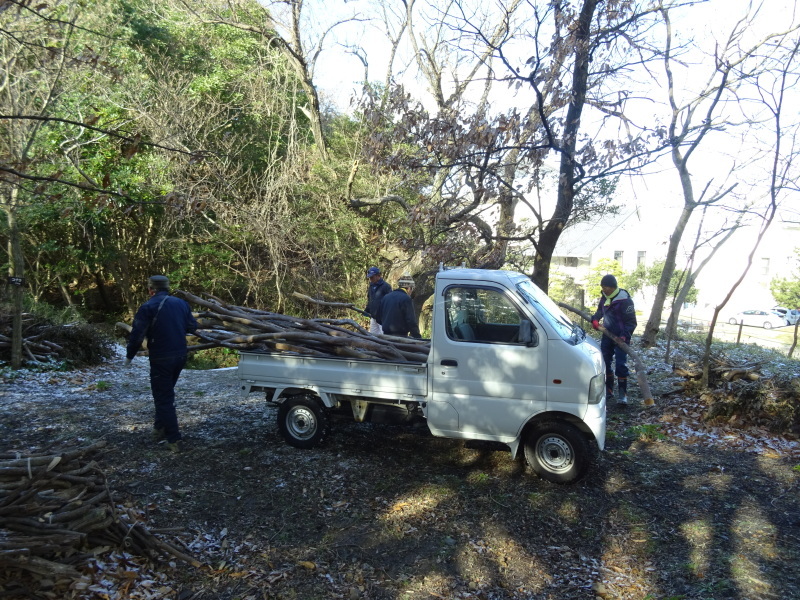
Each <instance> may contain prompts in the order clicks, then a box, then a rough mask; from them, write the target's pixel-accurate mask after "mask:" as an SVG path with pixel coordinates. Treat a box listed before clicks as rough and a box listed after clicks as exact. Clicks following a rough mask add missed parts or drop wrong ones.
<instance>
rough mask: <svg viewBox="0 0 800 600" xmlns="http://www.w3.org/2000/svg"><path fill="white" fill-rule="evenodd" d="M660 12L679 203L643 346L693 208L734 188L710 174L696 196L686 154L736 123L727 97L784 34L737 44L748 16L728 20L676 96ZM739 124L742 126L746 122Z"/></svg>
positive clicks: (656, 320)
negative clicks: (699, 77)
mask: <svg viewBox="0 0 800 600" xmlns="http://www.w3.org/2000/svg"><path fill="white" fill-rule="evenodd" d="M661 12H662V16H663V22H664V26H665V30H666V31H665V46H664V53H663V66H664V75H665V78H666V93H667V98H668V103H669V108H670V117H669V124H668V126H667V141H668V143H669V145H670V147H671V153H670V156H671V160H672V164H673V166H674V168H675V171H676V173H677V175H678V178H679V181H680V189H681V191H682V195H683V202H684V203H683V208H682V210H681V213H680V216H679V217H678V221H677V222H676V223H675V226H674V228H673V231H672V234H671V235H670V239H669V245H668V248H667V255H666V257H665V261H664V270H663V272H662V274H661V280H660V281H659V283H658V286H657V289H656V294H655V298H654V300H653V306H652V308H651V311H650V315H649V317H648V320H647V324H646V325H645V328H644V332H643V334H642V343H643V344H644V345H645V346H651V345H653V344H654V343H655V339H656V336H657V335H658V332H659V328H660V325H661V317H662V313H663V309H664V302H665V299H666V296H667V293H668V290H669V282H670V279H671V277H672V273H673V272H674V270H675V263H676V258H677V255H678V250H679V248H680V244H681V240H682V238H683V234H684V231H685V230H686V227H687V225H688V224H689V220H690V219H691V217H692V214H693V213H694V211H695V209H696V208H698V207H703V206H710V205H713V204H717V203H719V202H720V201H722V200H723V199H724V198H725V197H726V196H728V195H729V194H730V193H731V192H732V191H733V189H734V188H735V187H736V183H735V182H734V183H730V182H721V183H714V182H713V177H711V178H708V179H707V180H706V181H705V182H704V183H703V190H702V193H701V194H700V195H699V196H698V195H697V194H696V192H695V187H696V185H697V183H698V180H699V179H702V178H704V177H705V174H704V172H703V171H702V170H701V171H699V173H698V174H696V175H693V174H692V171H691V169H690V162H691V159H692V158H693V157H694V156H697V155H699V153H700V149H701V148H702V147H704V146H705V145H708V144H710V143H711V139H712V134H714V133H716V132H721V131H725V130H726V129H732V128H735V127H736V126H737V123H738V119H737V117H735V116H733V115H731V114H730V112H729V111H730V106H731V102H734V103H735V101H736V98H737V95H738V93H739V92H738V89H739V87H740V85H742V84H744V83H745V82H747V80H749V79H752V78H754V77H756V76H757V75H758V73H759V72H760V71H761V70H763V69H764V68H765V62H764V57H763V56H762V55H761V54H760V53H761V51H762V49H764V48H766V47H767V44H768V43H769V42H770V41H771V40H774V39H780V37H781V36H782V35H785V34H772V35H769V36H766V37H765V38H764V39H763V40H761V41H759V42H757V43H755V44H753V45H751V46H748V47H742V44H743V41H742V40H743V38H744V36H745V34H746V32H747V31H748V28H749V27H750V26H751V25H752V17H751V16H749V15H748V16H746V17H744V18H742V19H741V20H739V21H738V22H737V23H736V24H735V25H734V27H733V28H732V30H731V32H730V34H729V36H728V38H727V39H726V40H725V42H724V43H723V44H722V45H720V46H718V47H717V48H716V49H715V55H714V57H713V69H712V71H711V73H710V75H709V77H708V78H707V80H706V81H705V83H704V84H703V85H702V86H701V87H700V88H699V89H698V90H697V91H696V92H692V93H691V95H690V97H689V99H688V100H685V101H681V100H680V99H679V93H680V90H679V89H678V88H677V85H676V82H675V73H674V69H675V67H676V66H677V65H678V64H679V61H681V60H682V59H681V56H680V53H679V52H676V49H675V48H674V47H673V46H674V41H673V31H672V21H671V17H670V13H671V11H670V10H669V9H667V8H664V9H662V11H661ZM693 68H696V67H693ZM744 126H745V127H748V125H747V124H745V125H744ZM741 167H742V165H741V164H739V161H736V162H735V164H734V165H733V166H732V167H731V168H730V171H729V176H732V175H733V174H734V173H735V172H736V171H737V170H738V169H741Z"/></svg>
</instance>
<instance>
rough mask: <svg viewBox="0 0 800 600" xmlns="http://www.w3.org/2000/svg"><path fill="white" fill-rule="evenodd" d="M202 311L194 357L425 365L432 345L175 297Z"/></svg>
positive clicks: (348, 323)
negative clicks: (230, 352)
mask: <svg viewBox="0 0 800 600" xmlns="http://www.w3.org/2000/svg"><path fill="white" fill-rule="evenodd" d="M175 295H176V296H178V297H180V298H183V299H184V300H186V301H187V302H189V304H191V305H193V306H196V307H199V308H200V309H201V310H200V311H199V312H196V313H195V317H196V318H197V323H198V329H197V331H196V332H195V335H196V336H197V338H199V339H200V343H199V344H197V345H193V346H191V347H190V351H194V350H201V349H204V348H213V347H218V346H222V347H226V348H233V349H236V350H242V351H248V352H259V351H261V352H274V351H282V352H290V353H295V354H300V355H304V356H318V357H347V358H360V359H372V360H389V361H398V362H414V363H420V362H425V361H427V359H428V352H429V351H430V343H429V342H428V341H426V340H417V339H414V338H400V337H393V336H387V335H381V336H375V335H372V334H370V333H369V331H367V330H366V329H364V328H363V327H362V326H361V325H359V324H358V323H356V322H355V321H353V320H352V319H303V318H299V317H291V316H287V315H283V314H280V313H273V312H268V311H264V310H257V309H252V308H246V307H242V306H235V305H231V304H226V303H224V302H222V301H221V300H219V299H217V298H213V297H209V298H207V299H206V298H200V297H198V296H195V295H194V294H190V293H188V292H184V291H177V292H175Z"/></svg>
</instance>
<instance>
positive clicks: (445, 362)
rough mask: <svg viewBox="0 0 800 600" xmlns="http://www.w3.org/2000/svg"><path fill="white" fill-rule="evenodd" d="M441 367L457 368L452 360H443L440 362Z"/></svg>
mask: <svg viewBox="0 0 800 600" xmlns="http://www.w3.org/2000/svg"><path fill="white" fill-rule="evenodd" d="M441 365H442V366H443V367H457V366H458V361H457V360H453V359H452V358H445V359H444V360H442V362H441Z"/></svg>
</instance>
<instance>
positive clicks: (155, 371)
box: [125, 275, 197, 452]
mask: <svg viewBox="0 0 800 600" xmlns="http://www.w3.org/2000/svg"><path fill="white" fill-rule="evenodd" d="M147 291H148V293H149V294H150V299H149V300H148V301H147V302H145V303H144V304H142V306H140V307H139V310H138V311H137V312H136V316H135V317H134V319H133V327H132V329H131V335H130V338H128V347H127V352H126V359H125V364H126V365H129V364H131V361H132V360H133V358H134V357H135V356H136V353H137V352H138V351H139V348H140V347H141V345H142V340H144V339H145V337H146V338H147V351H148V354H149V356H150V390H151V391H152V393H153V403H154V404H155V421H154V423H153V437H154V438H156V439H158V440H160V439H166V440H167V447H168V448H169V449H170V450H171V451H172V452H180V451H181V450H182V449H183V448H182V444H183V442H182V441H181V432H180V430H179V428H178V416H177V414H176V412H175V383H176V382H177V381H178V377H180V374H181V371H182V370H183V367H184V366H185V365H186V356H187V351H186V334H187V333H193V332H194V331H195V329H197V321H195V318H194V316H193V315H192V311H191V310H190V308H189V305H188V304H187V303H186V301H184V300H181V299H180V298H175V297H174V296H170V295H169V279H167V278H166V277H164V276H163V275H153V276H152V277H151V278H150V279H149V280H148V282H147Z"/></svg>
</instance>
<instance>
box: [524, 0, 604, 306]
mask: <svg viewBox="0 0 800 600" xmlns="http://www.w3.org/2000/svg"><path fill="white" fill-rule="evenodd" d="M597 1H598V0H584V2H583V6H582V8H581V14H580V17H579V19H578V22H577V24H576V26H577V28H576V32H575V66H574V71H573V73H572V89H571V92H572V93H571V98H572V101H571V102H570V105H569V108H568V109H567V117H566V121H565V123H564V134H563V137H562V143H561V148H560V150H561V164H560V167H559V178H558V199H557V201H556V207H555V210H554V211H553V215H552V217H551V218H550V220H549V221H548V222H547V225H546V226H545V228H544V230H543V231H542V233H541V235H540V237H539V242H538V244H537V245H536V257H535V258H534V261H533V276H532V279H533V282H534V283H535V284H536V285H538V286H539V287H540V288H541V289H542V290H543V291H544V292H547V288H548V287H549V285H550V263H551V261H552V258H553V252H554V250H555V247H556V243H557V242H558V238H559V237H561V233H562V231H564V227H565V226H566V224H567V220H568V219H569V217H570V215H571V214H572V206H573V200H574V198H575V184H576V183H577V181H578V180H579V179H580V178H579V177H576V176H575V169H576V163H575V147H576V144H577V139H578V131H579V130H580V126H581V114H582V112H583V105H584V103H585V102H586V91H587V86H588V81H589V63H590V62H591V51H590V50H591V48H590V44H589V33H590V30H591V24H592V18H593V17H594V13H595V9H596V8H597Z"/></svg>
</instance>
